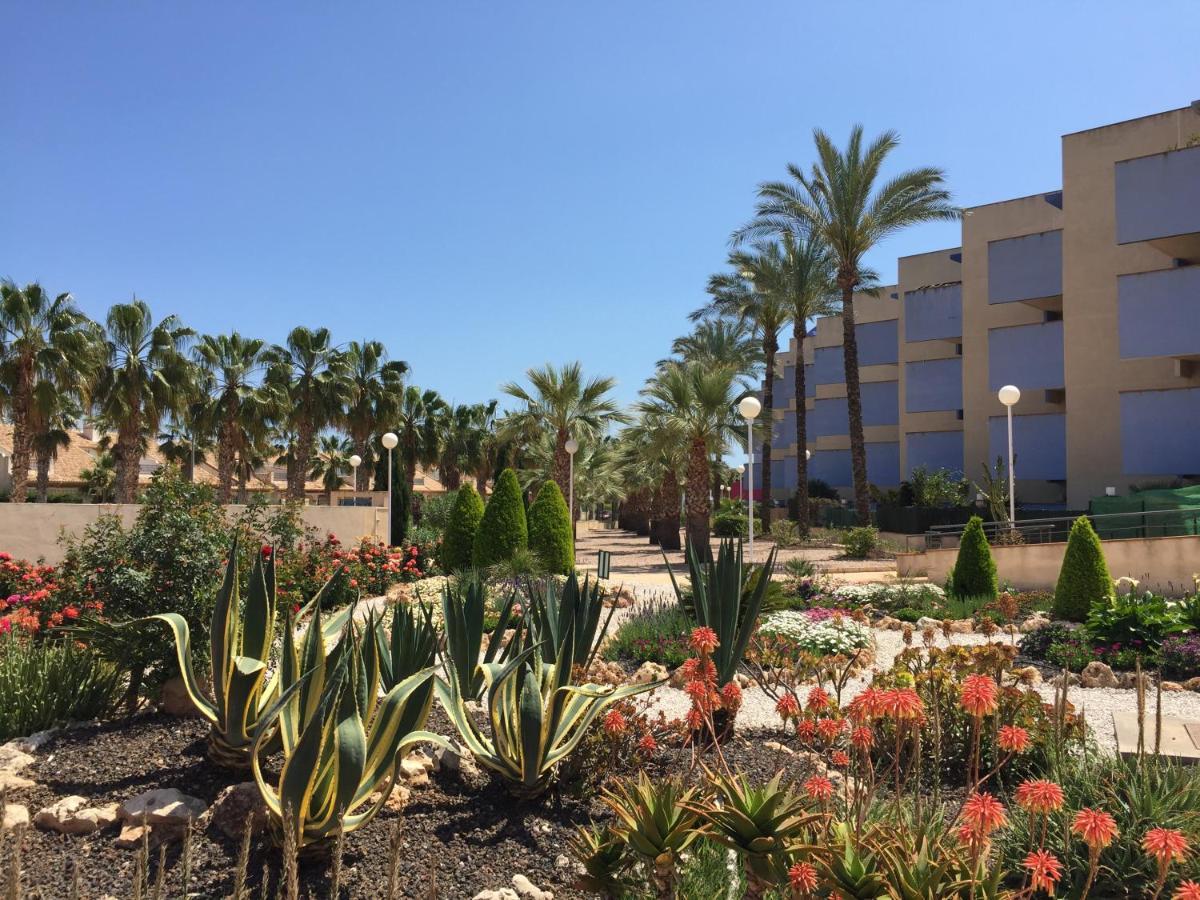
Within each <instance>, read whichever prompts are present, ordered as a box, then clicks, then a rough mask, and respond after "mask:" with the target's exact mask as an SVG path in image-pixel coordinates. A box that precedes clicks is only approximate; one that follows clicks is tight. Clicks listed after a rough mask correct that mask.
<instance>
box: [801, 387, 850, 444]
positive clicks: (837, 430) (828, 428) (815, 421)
mask: <svg viewBox="0 0 1200 900" xmlns="http://www.w3.org/2000/svg"><path fill="white" fill-rule="evenodd" d="M808 433H809V436H810V437H813V438H819V437H830V436H832V435H837V434H849V433H850V416H849V413H848V412H847V411H846V398H845V397H832V398H825V399H821V400H817V401H816V403H814V404H813V408H812V409H811V410H810V411H809V413H808Z"/></svg>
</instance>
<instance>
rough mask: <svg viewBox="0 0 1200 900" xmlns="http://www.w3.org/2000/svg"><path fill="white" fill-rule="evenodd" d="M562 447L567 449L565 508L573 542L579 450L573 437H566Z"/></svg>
mask: <svg viewBox="0 0 1200 900" xmlns="http://www.w3.org/2000/svg"><path fill="white" fill-rule="evenodd" d="M563 449H564V450H566V451H567V457H568V459H569V460H570V466H569V474H568V475H567V496H568V499H567V504H568V505H567V510H568V512H570V514H571V540H572V542H573V541H574V540H575V454H576V453H578V452H579V441H577V440H575V438H567V442H566V443H565V444H563Z"/></svg>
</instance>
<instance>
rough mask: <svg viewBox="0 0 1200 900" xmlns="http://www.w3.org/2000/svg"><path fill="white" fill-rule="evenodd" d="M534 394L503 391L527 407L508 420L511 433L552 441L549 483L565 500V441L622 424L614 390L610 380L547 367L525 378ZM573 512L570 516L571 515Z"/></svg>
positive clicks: (574, 366) (570, 366) (577, 368)
mask: <svg viewBox="0 0 1200 900" xmlns="http://www.w3.org/2000/svg"><path fill="white" fill-rule="evenodd" d="M525 376H526V377H527V378H528V379H529V384H530V386H531V388H532V391H529V390H526V389H525V388H524V387H522V386H521V385H519V384H516V383H515V382H509V383H508V384H506V385H504V387H503V388H502V390H503V391H504V393H506V394H508V395H509V396H510V397H514V398H516V399H517V400H520V401H521V402H522V403H524V404H525V408H524V409H521V410H518V411H516V412H514V413H512V414H511V415H510V416H509V417H508V428H509V430H510V432H511V433H513V434H519V435H524V436H525V437H526V438H529V437H532V436H533V435H535V434H536V433H538V432H551V433H552V434H553V435H554V467H553V470H552V471H553V478H554V481H555V482H556V483H557V484H558V487H559V489H560V490H561V491H562V492H563V496H564V497H566V496H568V495H569V493H570V484H569V480H570V464H571V460H570V454H568V453H567V441H568V440H570V439H571V438H575V440H577V441H580V442H582V441H584V440H586V439H590V438H591V439H594V438H599V437H600V436H601V435H602V434H603V433H604V430H605V428H607V427H608V426H609V425H610V424H613V423H618V422H624V421H626V417H625V415H624V414H623V413H622V412H621V411H620V409H619V408H618V407H617V404H616V403H615V402H614V401H613V399H612V398H611V397H609V393H610V392H611V391H612V389H613V388H614V387H615V386H616V379H613V378H591V379H588V380H586V381H585V380H584V377H583V367H582V366H581V365H580V364H579V363H577V362H573V363H567V364H566V365H564V366H562V367H561V368H555V367H554V366H553V365H546V366H543V367H542V368H540V369H530V370H529V371H527V372H526V373H525ZM573 514H574V511H572V515H573Z"/></svg>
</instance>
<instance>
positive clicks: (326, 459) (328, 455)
mask: <svg viewBox="0 0 1200 900" xmlns="http://www.w3.org/2000/svg"><path fill="white" fill-rule="evenodd" d="M353 453H354V442H353V441H352V440H350V439H349V438H344V437H342V436H341V435H337V434H323V435H321V440H320V443H319V445H318V447H317V452H316V454H315V455H314V456H313V460H312V467H311V468H310V469H309V471H308V477H309V478H311V479H313V480H314V481H319V482H321V487H323V488H324V489H325V503H326V504H327V505H329V506H333V492H334V491H338V490H341V489H342V488H344V487H345V486H346V479H344V478H343V474H346V475H348V474H349V473H350V456H351V454H353Z"/></svg>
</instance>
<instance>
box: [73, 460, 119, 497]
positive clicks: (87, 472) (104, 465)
mask: <svg viewBox="0 0 1200 900" xmlns="http://www.w3.org/2000/svg"><path fill="white" fill-rule="evenodd" d="M79 477H80V478H81V479H82V480H83V490H84V493H86V494H87V496H88V499H89V500H91V501H92V502H93V503H112V501H113V500H114V498H115V497H116V493H117V469H116V461H115V460H114V459H113V455H112V451H110V450H102V451H101V452H100V454H99V455H98V456H97V457H96V458H95V461H94V462H93V463H92V464H91V465H90V466H89V467H87V468H86V469H81V470H80V472H79Z"/></svg>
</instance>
